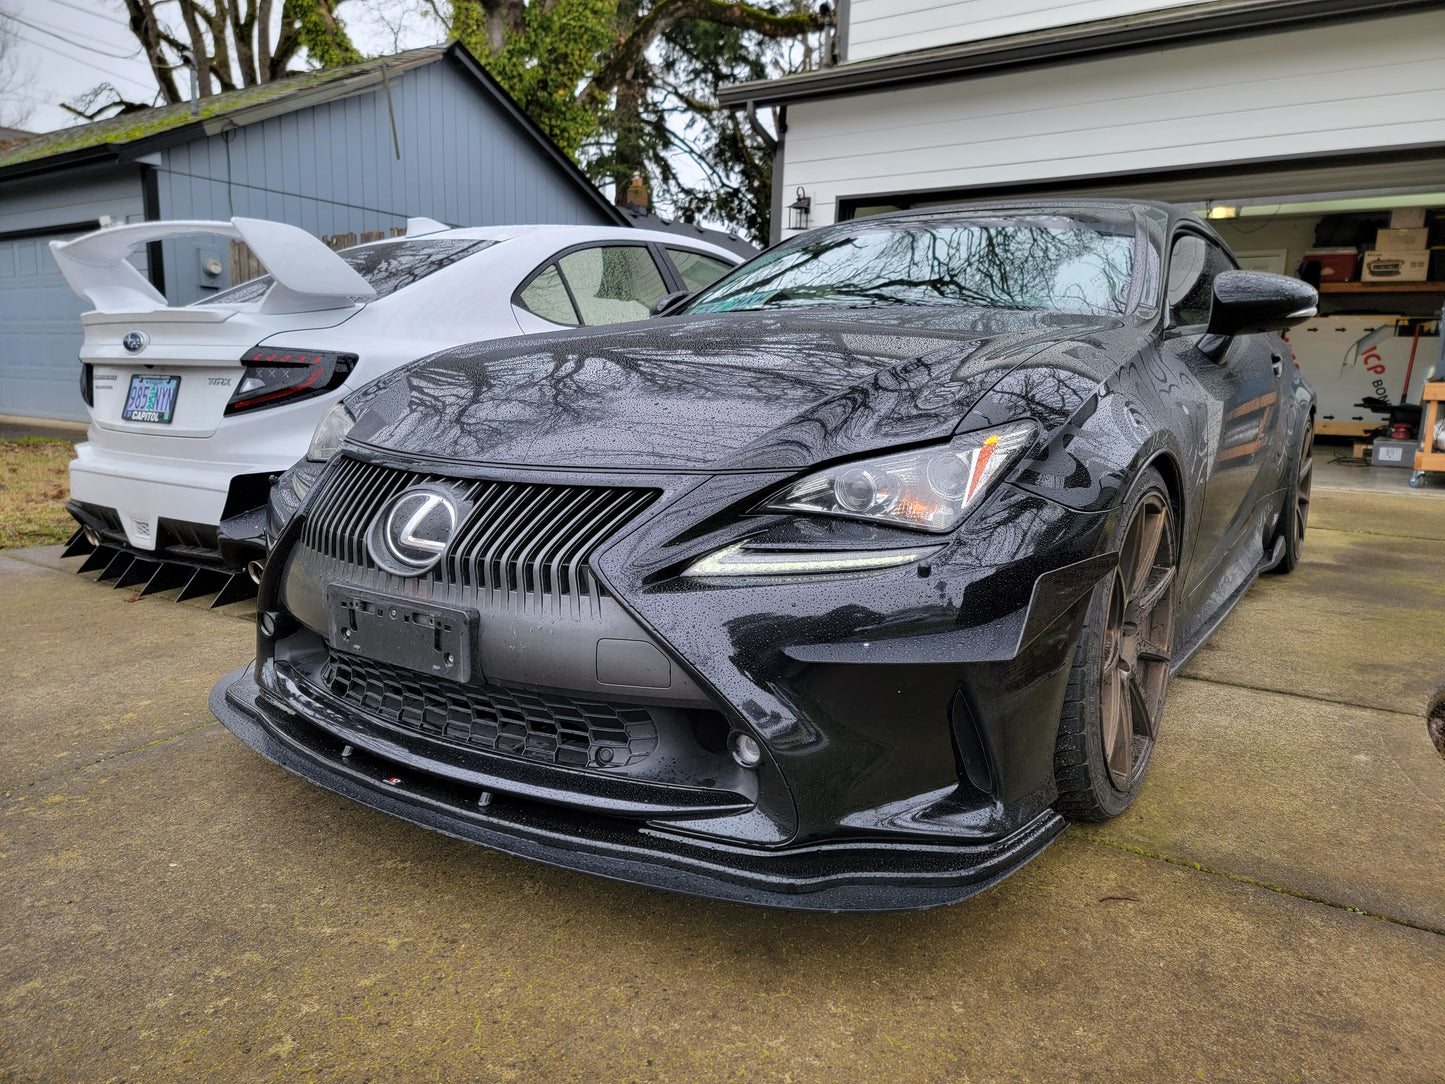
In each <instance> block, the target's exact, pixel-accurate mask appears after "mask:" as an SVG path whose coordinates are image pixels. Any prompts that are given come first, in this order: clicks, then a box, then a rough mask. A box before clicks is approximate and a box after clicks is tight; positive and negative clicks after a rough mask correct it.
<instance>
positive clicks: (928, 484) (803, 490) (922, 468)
mask: <svg viewBox="0 0 1445 1084" xmlns="http://www.w3.org/2000/svg"><path fill="white" fill-rule="evenodd" d="M1035 432H1036V430H1035V427H1034V425H1033V424H1032V423H1031V422H1015V423H1012V424H1010V425H1001V426H999V427H998V428H996V429H984V430H980V431H979V432H976V433H966V434H964V435H963V436H961V437H957V438H955V439H954V440H952V441H950V442H949V443H948V444H943V445H935V446H933V447H932V448H920V449H918V450H916V451H912V452H900V453H898V454H896V455H885V456H879V457H878V458H876V459H866V460H861V461H858V462H854V463H843V464H840V465H839V466H836V467H830V468H829V469H828V470H824V471H819V472H818V473H817V474H810V475H809V476H808V477H806V478H804V479H803V480H802V481H800V482H796V483H794V484H793V485H792V486H791V487H790V488H789V489H787V490H785V491H784V492H782V493H780V494H778V495H777V496H775V497H773V498H771V499H770V500H769V501H768V502H767V503H766V504H765V505H763V508H762V510H763V511H767V512H811V513H813V514H815V515H824V516H846V517H848V518H850V519H864V520H874V521H877V522H880V523H892V524H896V525H898V526H901V527H915V528H918V529H921V530H924V531H951V530H953V528H954V527H957V526H958V524H959V523H961V522H962V521H963V517H964V516H965V515H967V514H968V511H969V509H970V508H972V507H973V506H974V505H976V504H977V503H978V502H979V501H980V500H981V499H982V498H983V495H984V494H985V493H987V492H988V489H989V486H990V485H991V484H992V483H993V482H994V481H995V480H997V479H998V478H1001V477H1002V476H1003V474H1004V472H1005V471H1006V470H1008V468H1009V466H1010V464H1012V463H1013V461H1014V460H1015V459H1017V458H1018V456H1019V455H1020V454H1021V453H1022V452H1023V451H1024V449H1026V448H1027V447H1028V446H1029V444H1030V443H1031V442H1032V441H1033V438H1034V433H1035Z"/></svg>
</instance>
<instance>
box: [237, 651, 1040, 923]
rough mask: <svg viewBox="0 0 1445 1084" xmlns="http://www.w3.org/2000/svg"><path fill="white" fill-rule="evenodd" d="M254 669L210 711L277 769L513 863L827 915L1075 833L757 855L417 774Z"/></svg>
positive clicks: (985, 870)
mask: <svg viewBox="0 0 1445 1084" xmlns="http://www.w3.org/2000/svg"><path fill="white" fill-rule="evenodd" d="M252 670H253V668H252V667H250V666H247V667H243V668H241V669H240V670H236V671H234V672H233V673H231V674H229V675H227V676H226V677H225V678H223V679H222V680H221V681H220V682H219V683H218V684H217V685H216V687H215V689H214V690H213V691H212V693H211V700H210V706H211V710H212V711H213V712H214V713H215V715H216V717H217V718H218V719H220V720H221V722H222V723H223V724H225V726H226V728H227V729H228V730H230V731H231V732H232V733H233V734H235V735H236V736H237V737H238V738H240V739H241V740H242V741H243V742H245V743H246V744H247V745H248V746H250V747H251V748H252V749H254V750H255V751H256V752H258V753H260V754H261V755H262V756H264V757H265V758H266V759H268V760H270V761H272V762H274V763H276V764H278V765H280V766H281V767H283V768H286V769H287V770H288V771H291V772H294V773H296V774H297V775H299V776H301V777H303V778H305V779H308V780H310V781H311V782H313V783H316V784H318V785H320V786H322V787H325V788H326V789H327V790H330V791H333V792H335V793H337V794H340V795H342V796H343V797H346V798H351V799H354V800H356V801H360V802H364V803H365V804H367V805H369V806H372V807H373V808H376V809H379V810H381V811H382V812H385V813H389V814H391V815H392V816H395V817H400V818H401V819H402V820H406V821H410V822H411V823H413V824H418V825H421V826H423V827H426V828H430V829H432V830H434V831H438V832H442V833H444V834H446V835H450V836H454V837H456V838H458V839H464V840H467V841H469V842H472V843H479V844H482V845H484V846H488V847H491V848H493V849H495V850H498V851H502V852H505V853H507V854H515V855H519V856H521V857H524V858H530V859H534V860H536V861H540V862H546V863H548V864H549V865H553V866H558V867H560V868H563V869H570V870H577V871H579V872H584V873H591V874H595V875H597V876H601V877H607V878H610V879H612V880H617V881H623V882H626V883H629V884H638V885H645V886H648V887H653V888H661V889H667V890H670V891H674V892H682V893H686V894H688V895H694V896H703V897H707V898H711V899H721V900H730V901H735V902H740V903H748V904H755V905H761V906H766V907H779V908H787V909H794V910H817V911H899V910H916V909H921V908H927V907H937V906H941V905H944V904H949V903H955V902H957V901H959V900H962V899H966V898H967V897H969V896H972V895H974V894H976V893H978V892H981V891H983V890H984V889H986V888H988V887H990V886H991V885H993V884H995V883H997V882H998V881H1000V880H1002V879H1003V878H1004V877H1006V876H1008V875H1009V874H1010V873H1012V872H1014V871H1015V870H1017V869H1018V868H1019V867H1020V866H1022V865H1024V864H1025V863H1027V862H1028V861H1029V860H1030V859H1032V858H1033V857H1034V856H1035V855H1037V854H1038V853H1039V852H1040V851H1042V850H1043V849H1044V848H1045V847H1046V846H1048V844H1049V843H1051V842H1052V841H1053V840H1054V839H1055V838H1056V837H1057V836H1058V835H1059V834H1060V833H1061V832H1062V831H1063V829H1064V827H1065V822H1064V820H1063V818H1061V817H1060V816H1058V814H1056V813H1054V812H1053V811H1052V810H1044V811H1043V812H1041V813H1039V814H1038V816H1036V817H1034V818H1033V819H1032V820H1031V821H1030V822H1029V823H1027V824H1026V825H1024V826H1023V827H1022V828H1020V829H1019V830H1017V831H1016V832H1014V833H1012V834H1011V835H1009V836H1007V837H1006V838H1004V839H1001V840H997V841H993V842H987V843H984V842H970V843H954V842H943V841H937V842H934V841H926V842H924V841H917V842H914V841H909V842H904V841H897V840H848V841H839V842H815V843H810V844H804V845H795V846H782V847H768V848H763V847H748V846H745V845H740V844H738V843H735V842H722V841H710V840H706V839H699V838H696V837H691V836H688V835H685V834H682V833H680V832H671V831H668V830H667V829H666V828H663V827H659V826H658V824H657V822H656V821H641V820H636V819H629V818H624V817H607V816H599V815H598V813H597V812H596V811H595V810H587V809H573V808H569V807H568V806H566V805H563V804H558V803H556V802H552V801H541V800H536V801H534V800H529V799H527V798H524V797H519V796H517V795H516V794H515V793H505V794H504V793H494V792H490V791H488V792H486V793H488V794H489V795H491V797H490V798H489V800H488V804H486V805H479V798H480V797H481V795H482V793H483V792H484V791H485V788H484V787H481V786H479V785H478V784H477V783H476V782H460V781H459V780H458V779H457V778H456V777H455V775H439V774H431V773H429V772H426V771H423V770H419V769H416V768H408V767H406V766H405V765H402V764H399V763H398V762H397V761H395V760H390V759H387V758H385V757H382V756H378V755H375V754H373V753H368V752H364V751H361V750H359V749H356V748H354V747H352V746H350V745H349V744H348V743H346V742H345V741H343V740H342V739H340V738H338V737H337V736H336V734H334V733H333V732H331V731H330V730H327V729H325V728H323V727H320V726H317V725H315V724H313V723H312V722H309V721H307V720H306V719H304V718H302V716H300V715H298V714H296V713H294V712H290V711H283V710H278V709H277V707H276V706H275V705H274V703H273V702H272V701H271V698H269V697H268V696H267V695H266V694H264V693H263V691H262V689H261V688H260V686H258V685H257V683H256V681H255V679H254V676H253V672H252Z"/></svg>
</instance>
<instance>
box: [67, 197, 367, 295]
mask: <svg viewBox="0 0 1445 1084" xmlns="http://www.w3.org/2000/svg"><path fill="white" fill-rule="evenodd" d="M198 233H199V234H215V235H218V236H221V237H230V238H232V239H233V240H236V241H242V242H244V243H245V244H246V246H247V247H249V248H250V250H251V251H252V252H253V253H254V254H255V256H256V259H258V260H259V261H260V262H261V264H262V265H263V266H264V267H265V268H266V270H267V271H269V272H270V274H271V277H272V278H273V279H275V280H276V285H275V286H273V287H272V288H271V290H270V292H269V293H268V294H267V296H266V303H265V307H266V309H267V310H268V311H271V312H305V311H308V310H311V309H318V308H329V307H333V306H337V305H343V304H348V305H349V304H353V303H354V302H355V300H356V299H358V298H360V299H365V298H370V297H375V296H376V291H375V290H374V289H373V288H372V286H371V284H370V283H368V282H367V281H366V280H365V279H364V278H362V277H361V276H360V275H359V274H357V273H356V271H355V270H354V269H353V268H352V267H351V265H350V264H348V263H347V262H346V261H345V260H343V259H342V258H341V257H340V256H338V255H337V254H336V253H335V252H333V251H331V249H329V248H327V247H326V245H324V244H323V243H322V242H321V241H320V240H319V239H318V238H316V237H314V236H312V235H311V234H309V233H307V232H306V231H305V230H303V229H299V228H298V227H296V226H288V225H287V224H286V223H284V222H268V221H266V220H264V219H260V218H233V219H231V221H229V222H204V221H176V222H137V223H135V224H134V225H130V226H112V227H110V228H109V229H104V230H96V231H95V232H94V233H87V234H86V235H85V236H83V237H77V238H76V239H75V240H74V241H51V242H50V251H51V252H52V253H54V255H55V262H56V263H57V264H59V265H60V271H61V273H62V274H63V275H64V276H65V281H66V282H68V283H70V288H71V289H72V290H74V291H75V292H76V293H77V294H79V295H80V296H81V297H83V298H85V299H86V300H88V301H89V302H90V303H91V304H92V305H94V306H95V307H96V309H97V310H99V311H101V312H148V311H153V310H155V309H157V308H162V309H163V308H166V299H165V298H164V297H163V296H162V295H161V293H160V292H159V291H158V290H157V289H156V288H155V287H154V286H152V285H151V284H150V283H149V282H147V281H146V278H145V276H144V275H142V274H141V273H140V272H139V271H137V270H136V269H135V268H134V267H133V266H132V265H131V264H130V263H129V262H127V260H126V257H127V256H129V255H130V254H131V253H132V252H134V251H135V250H136V249H138V248H140V247H141V246H142V245H147V244H150V243H151V242H152V241H163V240H165V239H166V238H168V237H185V236H188V235H190V234H198ZM323 301H325V302H329V303H330V304H323V303H322V302H323Z"/></svg>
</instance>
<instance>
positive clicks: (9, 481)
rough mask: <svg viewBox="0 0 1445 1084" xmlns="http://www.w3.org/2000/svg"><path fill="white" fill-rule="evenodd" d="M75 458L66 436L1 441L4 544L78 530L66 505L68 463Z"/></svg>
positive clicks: (0, 538)
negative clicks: (56, 438)
mask: <svg viewBox="0 0 1445 1084" xmlns="http://www.w3.org/2000/svg"><path fill="white" fill-rule="evenodd" d="M74 458H75V445H74V444H72V443H71V442H70V441H68V440H46V439H44V438H41V437H21V438H19V439H18V440H6V441H0V550H9V549H18V548H20V547H22V546H48V545H50V544H51V543H52V542H64V541H65V540H66V539H67V538H69V537H70V535H71V533H72V532H73V531H74V530H75V520H73V519H71V518H70V513H69V512H67V511H66V510H65V502H66V501H67V500H68V499H69V498H70V475H69V473H68V471H67V467H68V465H69V463H70V461H71V460H72V459H74Z"/></svg>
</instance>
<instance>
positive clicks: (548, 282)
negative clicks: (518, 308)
mask: <svg viewBox="0 0 1445 1084" xmlns="http://www.w3.org/2000/svg"><path fill="white" fill-rule="evenodd" d="M520 300H521V302H522V304H523V305H524V306H525V307H526V308H527V309H528V311H530V312H533V313H535V314H536V315H538V316H540V317H541V318H542V319H543V320H551V321H552V323H554V324H576V323H577V310H576V309H574V308H573V307H572V299H571V298H570V297H568V296H567V287H566V286H565V285H563V283H562V276H561V274H559V273H558V271H557V265H556V264H548V266H547V269H546V270H545V271H543V272H542V273H541V274H539V275H538V276H537V277H536V278H534V279H533V280H532V281H531V282H529V283H528V284H527V288H526V289H525V290H523V291H522V293H521V297H520Z"/></svg>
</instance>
